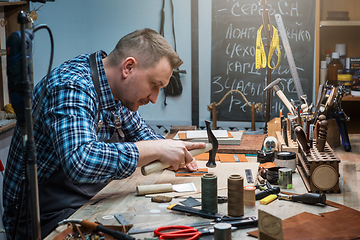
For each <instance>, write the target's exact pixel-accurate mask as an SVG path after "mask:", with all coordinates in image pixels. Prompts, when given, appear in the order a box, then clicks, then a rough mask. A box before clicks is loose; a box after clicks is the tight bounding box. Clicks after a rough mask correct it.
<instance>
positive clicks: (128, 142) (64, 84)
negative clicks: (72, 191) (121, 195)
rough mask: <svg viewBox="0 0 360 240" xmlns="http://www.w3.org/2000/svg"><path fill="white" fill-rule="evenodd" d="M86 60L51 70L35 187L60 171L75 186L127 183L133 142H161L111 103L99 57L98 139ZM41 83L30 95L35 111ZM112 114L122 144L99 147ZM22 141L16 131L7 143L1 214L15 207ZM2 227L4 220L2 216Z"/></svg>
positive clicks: (40, 121) (38, 126)
mask: <svg viewBox="0 0 360 240" xmlns="http://www.w3.org/2000/svg"><path fill="white" fill-rule="evenodd" d="M88 59H89V54H87V55H80V56H78V57H76V58H74V59H71V60H69V61H66V62H65V63H63V64H62V65H60V66H59V67H57V68H55V69H54V70H53V71H52V73H51V76H50V78H49V81H48V84H47V87H46V88H47V90H46V95H45V97H44V100H43V102H42V106H41V110H40V111H39V114H38V117H37V119H36V122H35V125H34V138H35V142H36V151H37V173H38V181H39V183H42V182H44V181H46V179H47V178H48V177H49V176H50V175H51V174H52V173H53V172H54V171H55V170H56V169H58V168H59V167H62V168H63V170H64V172H65V174H66V175H67V177H68V178H69V179H70V180H71V181H73V182H77V183H103V182H108V181H109V180H112V179H122V178H126V177H129V176H130V175H131V174H132V173H133V172H134V171H135V169H136V165H137V162H138V158H139V152H138V149H137V147H136V146H135V144H134V142H136V141H140V140H155V139H163V138H164V137H163V136H161V135H158V134H156V133H155V132H154V131H153V130H152V129H151V128H149V127H148V126H147V125H146V124H145V122H144V120H143V119H142V118H141V116H140V115H139V113H138V112H132V111H130V110H129V109H127V108H125V107H124V106H123V105H122V104H121V102H117V101H115V100H114V98H113V95H112V93H111V90H110V86H109V84H108V82H107V78H106V75H105V70H104V66H103V62H102V57H101V51H99V52H97V54H96V60H97V67H98V72H99V82H100V92H101V94H100V95H101V96H100V109H101V112H100V113H101V114H100V115H101V116H100V118H101V119H102V121H103V122H104V124H103V125H102V128H101V130H100V132H99V133H98V134H96V127H97V123H98V119H97V118H98V97H97V94H96V91H95V88H94V84H93V82H92V79H91V72H90V66H89V61H88ZM44 82H45V78H44V79H42V80H41V81H40V82H39V83H38V84H37V86H36V87H35V88H34V92H33V109H34V108H35V107H36V105H37V103H38V101H39V97H40V93H41V90H42V88H43V87H44ZM114 114H117V115H118V116H119V117H120V120H121V123H122V130H123V132H124V134H125V142H122V143H104V142H100V141H99V139H110V137H111V136H112V134H113V133H114V131H116V130H115V126H114ZM22 145H23V141H22V137H21V134H20V131H19V128H18V127H16V129H15V130H14V135H13V138H12V142H11V146H10V150H9V155H8V160H7V165H6V171H5V177H4V187H3V205H4V210H5V211H6V210H7V209H8V208H9V207H10V206H13V205H15V204H17V203H18V200H19V194H20V183H21V177H22V175H21V172H22V157H23V146H22ZM4 225H5V226H7V219H6V216H5V215H4Z"/></svg>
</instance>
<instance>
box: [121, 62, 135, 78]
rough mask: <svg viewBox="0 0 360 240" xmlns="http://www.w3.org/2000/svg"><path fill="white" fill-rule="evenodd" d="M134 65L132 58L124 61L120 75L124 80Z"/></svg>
mask: <svg viewBox="0 0 360 240" xmlns="http://www.w3.org/2000/svg"><path fill="white" fill-rule="evenodd" d="M136 64H137V62H136V59H135V58H133V57H128V58H126V59H125V60H124V62H123V67H122V74H123V77H124V78H126V77H127V76H128V75H129V74H130V73H131V72H132V71H133V70H134V67H135V65H136Z"/></svg>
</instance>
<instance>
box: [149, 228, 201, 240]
mask: <svg viewBox="0 0 360 240" xmlns="http://www.w3.org/2000/svg"><path fill="white" fill-rule="evenodd" d="M169 230H175V231H169ZM154 234H155V235H156V236H158V237H159V239H173V238H174V239H175V238H185V237H187V240H195V239H199V237H200V236H201V234H202V233H201V232H200V231H198V230H197V229H195V228H193V227H188V226H182V225H173V226H164V227H159V228H157V229H155V231H154Z"/></svg>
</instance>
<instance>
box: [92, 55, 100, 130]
mask: <svg viewBox="0 0 360 240" xmlns="http://www.w3.org/2000/svg"><path fill="white" fill-rule="evenodd" d="M89 63H90V71H91V78H92V81H93V83H94V87H95V91H96V94H97V96H98V125H97V128H96V134H97V133H99V131H100V129H101V127H102V124H103V121H102V120H101V119H100V82H99V73H98V69H97V64H96V52H94V53H92V54H91V55H90V58H89Z"/></svg>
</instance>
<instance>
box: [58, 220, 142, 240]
mask: <svg viewBox="0 0 360 240" xmlns="http://www.w3.org/2000/svg"><path fill="white" fill-rule="evenodd" d="M66 223H78V224H80V225H81V226H82V227H85V228H87V229H90V230H93V231H96V232H103V233H105V234H107V235H109V236H111V237H113V238H115V239H119V240H135V238H134V237H132V236H129V235H127V234H125V233H122V232H119V231H115V230H112V229H109V228H106V227H104V226H102V225H101V224H97V223H94V222H89V221H87V220H83V219H65V220H62V221H61V222H59V223H58V225H62V224H66Z"/></svg>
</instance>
